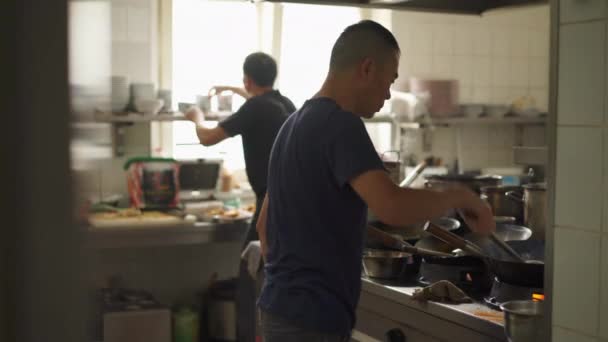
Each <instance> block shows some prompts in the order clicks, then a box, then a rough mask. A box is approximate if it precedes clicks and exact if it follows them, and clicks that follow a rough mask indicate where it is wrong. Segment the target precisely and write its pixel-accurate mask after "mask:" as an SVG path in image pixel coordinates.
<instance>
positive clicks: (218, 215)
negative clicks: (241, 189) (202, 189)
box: [205, 208, 253, 221]
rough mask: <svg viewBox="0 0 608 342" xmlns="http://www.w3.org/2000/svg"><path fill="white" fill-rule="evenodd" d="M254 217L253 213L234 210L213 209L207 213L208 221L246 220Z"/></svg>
mask: <svg viewBox="0 0 608 342" xmlns="http://www.w3.org/2000/svg"><path fill="white" fill-rule="evenodd" d="M252 215H253V212H252V211H249V210H243V209H233V208H228V209H225V208H213V209H210V210H207V211H206V212H205V216H206V218H207V219H211V220H220V221H234V220H244V219H248V218H250V217H251V216H252Z"/></svg>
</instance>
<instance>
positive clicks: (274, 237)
mask: <svg viewBox="0 0 608 342" xmlns="http://www.w3.org/2000/svg"><path fill="white" fill-rule="evenodd" d="M370 170H384V167H383V164H382V161H381V160H380V158H379V156H378V154H377V152H376V150H375V148H374V145H373V144H372V142H371V139H370V137H369V135H368V134H367V131H366V129H365V125H364V123H363V121H362V120H361V118H360V117H358V116H356V115H355V114H353V113H350V112H346V111H344V110H342V109H341V108H340V107H339V106H338V104H336V102H334V101H333V100H331V99H329V98H315V99H312V100H309V101H307V102H306V103H305V104H304V105H303V106H302V108H301V109H300V110H298V111H297V112H295V113H293V114H292V115H291V116H290V117H289V118H288V119H287V121H286V122H285V124H284V125H283V127H282V128H281V131H280V132H279V135H278V136H277V139H276V141H275V144H274V147H273V148H272V154H271V157H270V167H269V174H268V198H269V203H268V221H267V235H266V236H267V242H268V254H267V255H266V265H265V271H266V279H265V284H264V288H263V290H262V293H261V296H260V299H259V301H258V304H259V306H260V307H261V308H262V309H263V310H265V311H268V312H269V313H271V314H276V315H280V316H281V317H283V318H285V319H287V320H289V321H291V322H292V323H293V324H294V325H297V326H300V327H302V328H307V329H311V330H314V331H323V332H333V333H339V334H347V333H348V332H349V331H350V330H351V329H352V328H353V326H354V324H355V308H356V306H357V302H358V300H359V292H360V290H361V259H362V255H363V236H364V232H365V226H366V222H367V205H366V204H365V202H364V201H363V200H362V199H361V197H359V195H358V194H357V193H356V192H355V190H354V189H353V188H352V187H351V186H350V181H351V180H352V179H353V178H354V177H356V176H358V175H360V174H362V173H364V172H366V171H370Z"/></svg>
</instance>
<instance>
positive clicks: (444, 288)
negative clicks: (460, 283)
mask: <svg viewBox="0 0 608 342" xmlns="http://www.w3.org/2000/svg"><path fill="white" fill-rule="evenodd" d="M412 298H413V299H416V300H420V301H428V300H430V301H434V302H443V303H450V304H460V303H471V302H472V301H473V300H472V299H471V298H470V297H469V296H467V295H466V294H465V293H464V292H463V291H462V290H461V289H459V288H458V287H457V286H456V285H454V284H452V283H450V282H449V281H447V280H440V281H438V282H436V283H433V284H431V285H429V286H427V287H424V288H422V289H418V290H416V291H414V294H413V295H412Z"/></svg>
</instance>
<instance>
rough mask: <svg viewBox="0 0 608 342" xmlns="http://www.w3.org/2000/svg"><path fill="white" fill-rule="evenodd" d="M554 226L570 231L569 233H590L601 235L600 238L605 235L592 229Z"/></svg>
mask: <svg viewBox="0 0 608 342" xmlns="http://www.w3.org/2000/svg"><path fill="white" fill-rule="evenodd" d="M554 226H555V228H560V229H565V230H569V231H575V232H585V233H590V234H593V235H599V236H602V235H604V233H603V232H602V231H595V230H591V229H590V228H584V227H574V226H566V225H561V224H556V225H554Z"/></svg>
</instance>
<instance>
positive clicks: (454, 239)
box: [424, 222, 485, 258]
mask: <svg viewBox="0 0 608 342" xmlns="http://www.w3.org/2000/svg"><path fill="white" fill-rule="evenodd" d="M424 230H425V231H426V232H429V233H431V234H433V236H435V237H436V238H438V239H440V240H441V241H444V242H445V243H447V244H449V245H450V246H452V247H454V248H460V249H462V250H463V251H465V252H467V253H470V254H471V255H474V256H478V257H482V258H483V257H485V254H484V252H483V250H482V249H481V248H479V246H477V245H476V244H474V243H473V242H471V241H469V240H466V239H464V238H462V237H460V236H458V235H456V234H454V233H452V232H450V231H447V230H445V229H442V228H441V227H440V226H438V225H436V224H434V223H433V222H430V223H429V225H427V226H426V227H425V229H424Z"/></svg>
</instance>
